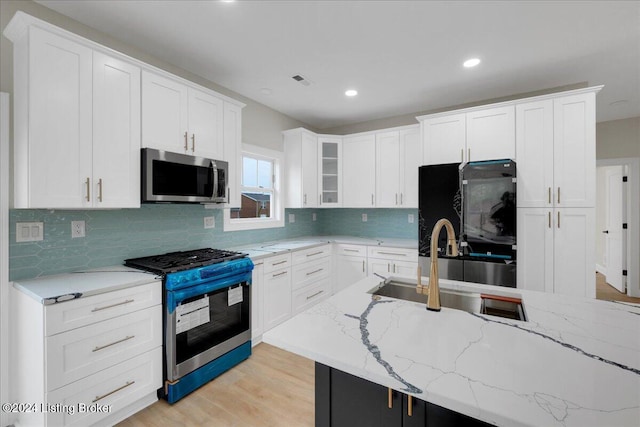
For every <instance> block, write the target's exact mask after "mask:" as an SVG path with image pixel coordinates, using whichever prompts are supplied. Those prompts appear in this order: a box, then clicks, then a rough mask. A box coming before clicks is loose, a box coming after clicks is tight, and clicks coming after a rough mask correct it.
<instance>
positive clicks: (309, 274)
mask: <svg viewBox="0 0 640 427" xmlns="http://www.w3.org/2000/svg"><path fill="white" fill-rule="evenodd" d="M322 270H324V268H319V269H317V270H313V271H310V272H308V273H307V276H311V275H312V274H316V273H320V272H321V271H322Z"/></svg>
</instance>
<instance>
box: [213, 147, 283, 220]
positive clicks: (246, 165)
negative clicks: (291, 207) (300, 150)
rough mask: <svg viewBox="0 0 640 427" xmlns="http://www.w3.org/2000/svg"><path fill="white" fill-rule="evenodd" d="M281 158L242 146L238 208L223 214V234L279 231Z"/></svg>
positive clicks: (259, 149) (281, 209)
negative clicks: (263, 229)
mask: <svg viewBox="0 0 640 427" xmlns="http://www.w3.org/2000/svg"><path fill="white" fill-rule="evenodd" d="M282 157H283V154H282V153H281V152H277V151H272V150H269V149H266V148H262V147H257V146H250V145H243V152H242V157H241V164H240V167H241V172H240V177H241V182H240V206H237V207H233V208H230V209H228V210H225V231H230V230H248V229H256V228H269V227H283V226H284V209H283V203H282V201H281V200H280V199H281V196H280V169H281V168H280V165H281V163H282Z"/></svg>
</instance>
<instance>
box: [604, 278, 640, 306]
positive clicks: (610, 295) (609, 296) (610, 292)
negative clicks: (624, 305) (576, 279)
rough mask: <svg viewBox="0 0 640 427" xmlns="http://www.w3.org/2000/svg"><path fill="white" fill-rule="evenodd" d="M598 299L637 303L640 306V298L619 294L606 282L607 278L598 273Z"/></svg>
mask: <svg viewBox="0 0 640 427" xmlns="http://www.w3.org/2000/svg"><path fill="white" fill-rule="evenodd" d="M596 299H602V300H607V301H624V302H635V303H638V304H640V298H633V297H629V296H627V295H626V294H623V293H622V292H619V291H618V290H617V289H616V288H614V287H613V286H611V285H609V284H608V283H607V282H606V278H605V277H604V276H603V275H602V274H600V273H596Z"/></svg>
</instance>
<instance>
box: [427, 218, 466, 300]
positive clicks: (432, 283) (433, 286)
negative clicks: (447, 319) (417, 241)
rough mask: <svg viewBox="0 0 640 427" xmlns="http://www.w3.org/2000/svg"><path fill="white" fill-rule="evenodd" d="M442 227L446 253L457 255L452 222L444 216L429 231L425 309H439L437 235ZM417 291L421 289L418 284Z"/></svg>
mask: <svg viewBox="0 0 640 427" xmlns="http://www.w3.org/2000/svg"><path fill="white" fill-rule="evenodd" d="M442 227H445V229H446V230H447V250H446V252H447V255H449V256H458V245H457V243H456V234H455V231H454V229H453V224H451V221H449V220H448V219H446V218H442V219H440V220H439V221H438V222H436V225H435V226H434V227H433V231H432V232H431V269H430V272H429V286H428V287H427V310H431V311H440V308H441V307H440V284H439V280H438V237H439V236H440V231H441V230H442ZM419 291H422V292H424V290H422V286H420V289H419Z"/></svg>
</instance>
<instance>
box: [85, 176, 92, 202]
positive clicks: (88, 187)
mask: <svg viewBox="0 0 640 427" xmlns="http://www.w3.org/2000/svg"><path fill="white" fill-rule="evenodd" d="M84 183H85V185H86V186H87V202H90V201H91V180H90V179H89V178H87V180H86V181H85V182H84Z"/></svg>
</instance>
